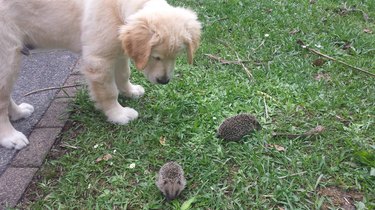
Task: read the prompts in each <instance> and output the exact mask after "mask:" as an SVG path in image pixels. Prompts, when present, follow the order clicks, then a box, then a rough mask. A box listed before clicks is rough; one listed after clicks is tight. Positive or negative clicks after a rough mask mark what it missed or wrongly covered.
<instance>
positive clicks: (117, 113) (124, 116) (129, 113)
mask: <svg viewBox="0 0 375 210" xmlns="http://www.w3.org/2000/svg"><path fill="white" fill-rule="evenodd" d="M106 115H107V117H108V121H109V122H112V123H116V124H120V125H125V124H127V123H129V122H130V121H132V120H135V119H137V118H138V112H137V111H135V110H134V109H132V108H129V107H117V108H114V109H111V110H109V111H107V112H106Z"/></svg>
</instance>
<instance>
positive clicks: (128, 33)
mask: <svg viewBox="0 0 375 210" xmlns="http://www.w3.org/2000/svg"><path fill="white" fill-rule="evenodd" d="M153 35H154V33H153V32H152V31H151V30H150V29H149V27H148V25H147V21H146V20H133V21H132V22H129V23H126V24H125V25H123V26H121V27H120V35H119V38H120V40H121V43H122V48H123V49H124V51H125V53H126V54H127V55H128V56H129V57H130V58H131V59H133V61H134V63H135V66H136V67H137V69H138V70H143V69H144V68H145V67H146V65H147V63H148V59H149V57H150V54H151V48H152V45H153V44H152V41H151V40H152V38H153V37H154V36H153Z"/></svg>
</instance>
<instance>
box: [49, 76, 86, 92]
mask: <svg viewBox="0 0 375 210" xmlns="http://www.w3.org/2000/svg"><path fill="white" fill-rule="evenodd" d="M83 84H85V79H84V78H83V75H81V74H72V75H70V76H69V78H68V79H67V80H66V81H65V84H64V86H67V87H66V88H63V89H61V90H60V91H59V92H58V93H57V96H56V97H57V98H72V97H74V96H75V94H76V92H77V91H78V90H79V89H81V88H82V86H81V85H83ZM75 85H78V86H75ZM68 86H73V87H68Z"/></svg>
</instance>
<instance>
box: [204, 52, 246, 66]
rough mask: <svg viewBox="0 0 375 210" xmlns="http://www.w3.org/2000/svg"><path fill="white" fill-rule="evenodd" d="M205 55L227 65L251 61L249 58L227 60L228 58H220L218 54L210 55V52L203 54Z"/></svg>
mask: <svg viewBox="0 0 375 210" xmlns="http://www.w3.org/2000/svg"><path fill="white" fill-rule="evenodd" d="M205 56H207V57H209V58H210V59H212V60H215V61H218V62H219V63H221V64H223V65H229V64H236V65H241V63H250V62H252V61H251V60H236V61H229V60H225V59H224V58H221V57H219V56H216V55H212V54H205Z"/></svg>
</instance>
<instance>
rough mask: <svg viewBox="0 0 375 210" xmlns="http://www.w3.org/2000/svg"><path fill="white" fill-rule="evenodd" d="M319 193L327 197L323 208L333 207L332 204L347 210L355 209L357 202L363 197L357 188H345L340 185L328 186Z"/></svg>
mask: <svg viewBox="0 0 375 210" xmlns="http://www.w3.org/2000/svg"><path fill="white" fill-rule="evenodd" d="M318 195H320V196H321V197H325V198H326V199H325V201H324V203H323V206H322V209H323V210H326V209H331V207H332V206H331V205H333V206H334V207H340V208H342V209H345V210H352V209H353V210H354V209H356V208H355V205H354V204H355V202H356V201H361V200H362V199H363V194H362V193H361V192H358V191H356V190H343V189H341V188H338V187H334V186H333V187H326V188H320V189H319V190H318Z"/></svg>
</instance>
